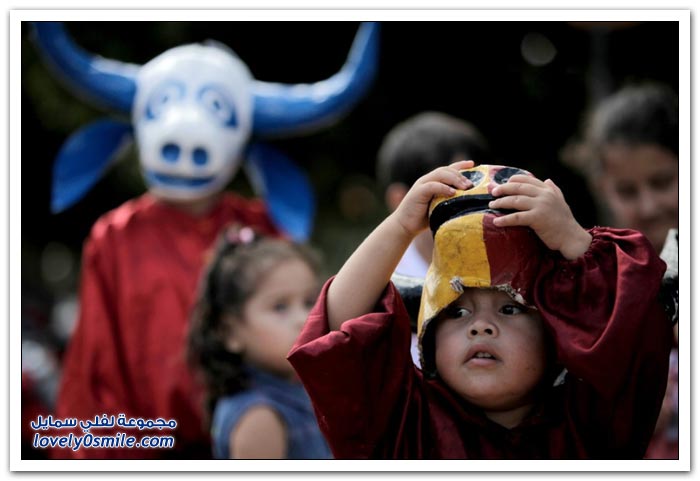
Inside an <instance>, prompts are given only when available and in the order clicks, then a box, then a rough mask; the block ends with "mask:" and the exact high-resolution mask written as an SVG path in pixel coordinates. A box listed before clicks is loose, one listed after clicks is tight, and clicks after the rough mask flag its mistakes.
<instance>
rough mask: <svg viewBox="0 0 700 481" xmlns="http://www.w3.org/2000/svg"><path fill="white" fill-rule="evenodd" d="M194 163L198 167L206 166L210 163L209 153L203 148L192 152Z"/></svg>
mask: <svg viewBox="0 0 700 481" xmlns="http://www.w3.org/2000/svg"><path fill="white" fill-rule="evenodd" d="M192 162H194V163H195V164H196V165H206V164H207V162H209V154H207V151H206V150H205V149H203V148H201V147H197V148H196V149H194V152H192Z"/></svg>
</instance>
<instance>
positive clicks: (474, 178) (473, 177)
mask: <svg viewBox="0 0 700 481" xmlns="http://www.w3.org/2000/svg"><path fill="white" fill-rule="evenodd" d="M462 175H463V176H464V177H466V178H467V179H469V180H470V181H471V182H472V184H474V187H476V186H477V185H479V183H480V182H481V179H483V178H484V174H483V172H479V171H478V170H468V171H466V172H462Z"/></svg>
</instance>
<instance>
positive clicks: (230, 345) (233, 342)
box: [224, 336, 244, 354]
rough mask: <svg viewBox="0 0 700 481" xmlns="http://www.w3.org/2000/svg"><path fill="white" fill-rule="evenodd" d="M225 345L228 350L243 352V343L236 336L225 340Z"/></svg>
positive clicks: (237, 352) (236, 352)
mask: <svg viewBox="0 0 700 481" xmlns="http://www.w3.org/2000/svg"><path fill="white" fill-rule="evenodd" d="M224 345H225V346H226V349H227V350H228V351H231V352H233V353H235V354H243V351H244V346H243V343H242V342H241V341H240V340H238V339H237V338H236V337H235V336H229V337H227V338H226V341H225V342H224Z"/></svg>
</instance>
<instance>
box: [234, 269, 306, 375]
mask: <svg viewBox="0 0 700 481" xmlns="http://www.w3.org/2000/svg"><path fill="white" fill-rule="evenodd" d="M317 295H318V283H317V279H316V275H315V274H314V272H313V271H312V270H311V268H310V267H309V266H308V264H307V263H306V262H304V261H302V260H301V259H289V260H286V261H283V262H281V263H280V264H278V265H277V266H275V267H273V268H272V269H271V270H270V271H269V272H268V273H267V275H265V276H264V277H263V278H262V279H261V280H260V283H259V285H258V287H257V289H256V291H255V293H254V294H253V296H252V297H251V298H250V299H248V301H247V302H246V304H245V306H244V308H243V315H242V319H234V320H233V321H232V322H233V323H234V325H233V326H232V327H233V329H232V330H231V332H230V334H229V337H228V339H227V346H228V348H229V349H230V350H232V351H234V352H240V353H242V355H243V357H244V359H245V360H246V362H248V363H250V364H252V365H253V366H255V367H258V368H260V369H263V370H267V371H270V372H272V373H274V374H277V375H279V376H281V377H285V378H290V379H291V378H294V377H295V374H294V370H293V369H292V366H291V364H289V362H287V359H286V358H287V354H288V353H289V351H290V349H291V348H292V345H293V344H294V341H295V340H296V338H297V336H298V335H299V332H300V331H301V328H302V326H303V325H304V322H305V321H306V317H307V316H308V314H309V311H310V310H311V308H312V307H313V305H314V303H315V302H316V297H317Z"/></svg>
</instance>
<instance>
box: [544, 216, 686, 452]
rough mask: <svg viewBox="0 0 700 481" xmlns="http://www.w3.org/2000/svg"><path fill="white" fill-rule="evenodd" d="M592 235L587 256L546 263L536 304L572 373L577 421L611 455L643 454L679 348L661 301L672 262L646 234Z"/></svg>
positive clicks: (613, 232)
mask: <svg viewBox="0 0 700 481" xmlns="http://www.w3.org/2000/svg"><path fill="white" fill-rule="evenodd" d="M590 232H591V234H592V235H593V241H592V243H591V246H590V248H589V249H588V251H587V252H586V253H585V254H584V255H583V256H582V257H580V258H578V259H576V260H574V261H566V260H564V259H563V258H558V259H550V260H548V261H547V262H545V264H544V266H543V269H542V270H541V271H540V275H539V276H538V279H537V282H536V285H535V304H536V305H537V307H538V308H539V310H540V312H541V313H542V316H543V319H544V320H545V323H546V324H547V325H548V327H549V329H550V331H551V333H552V335H553V337H554V339H555V344H556V349H557V357H558V359H559V361H560V362H561V363H562V364H563V365H564V366H565V367H566V368H567V370H568V371H569V376H568V378H567V384H569V386H568V387H567V389H568V390H569V391H570V392H571V397H572V399H570V402H571V411H572V412H573V413H575V414H574V416H576V417H577V422H578V423H580V424H582V425H584V426H586V427H585V429H586V430H587V431H588V432H589V433H590V435H591V437H592V438H595V442H596V443H598V445H599V446H600V447H601V449H605V452H607V453H616V452H619V453H620V454H621V455H622V454H623V450H627V449H632V451H633V452H634V453H635V455H636V453H637V452H638V451H639V450H640V449H641V453H639V457H641V455H642V454H643V453H644V449H643V446H645V445H646V442H647V441H648V439H649V437H650V436H651V433H652V432H653V428H654V424H655V422H656V417H657V415H658V411H659V408H660V406H661V401H662V399H663V395H664V390H665V386H666V379H667V373H668V357H669V352H670V349H671V339H672V326H671V323H670V321H669V319H668V318H667V317H666V315H665V314H664V311H663V308H662V306H661V304H660V302H659V301H658V293H659V287H660V285H661V278H662V275H663V273H664V270H665V264H664V262H663V261H662V260H661V259H660V258H659V257H658V255H656V253H655V252H654V250H653V248H652V247H651V245H650V244H649V242H648V241H647V240H646V238H644V236H642V235H641V234H640V233H638V232H635V231H631V230H617V229H608V228H595V229H592V230H591V231H590ZM624 454H625V455H626V456H629V455H630V452H624Z"/></svg>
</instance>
